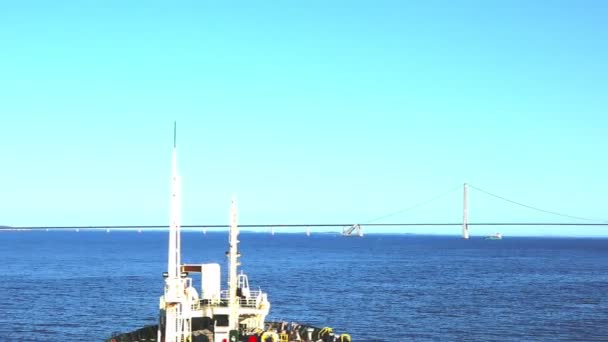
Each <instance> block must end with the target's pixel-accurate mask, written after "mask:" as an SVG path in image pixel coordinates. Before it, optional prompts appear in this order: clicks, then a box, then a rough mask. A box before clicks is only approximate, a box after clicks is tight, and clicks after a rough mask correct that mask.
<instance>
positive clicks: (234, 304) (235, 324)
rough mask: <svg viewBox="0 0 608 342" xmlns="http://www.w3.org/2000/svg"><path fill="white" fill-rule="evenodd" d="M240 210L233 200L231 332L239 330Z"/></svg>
mask: <svg viewBox="0 0 608 342" xmlns="http://www.w3.org/2000/svg"><path fill="white" fill-rule="evenodd" d="M238 236H239V226H238V209H237V205H236V199H235V198H234V197H233V198H232V205H231V207H230V240H229V244H230V251H229V252H228V259H229V263H230V265H229V267H230V270H229V273H228V291H229V294H228V295H229V298H228V300H229V308H230V315H229V316H228V326H229V329H230V330H238V329H239V302H238V298H237V296H236V291H237V267H238V266H239V261H238V257H239V254H238V243H239V240H238Z"/></svg>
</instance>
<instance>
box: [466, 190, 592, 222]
mask: <svg viewBox="0 0 608 342" xmlns="http://www.w3.org/2000/svg"><path fill="white" fill-rule="evenodd" d="M469 187H471V188H473V189H475V190H477V191H480V192H483V193H484V194H486V195H489V196H492V197H495V198H498V199H500V200H503V201H506V202H509V203H512V204H515V205H519V206H522V207H524V208H528V209H532V210H536V211H540V212H543V213H547V214H552V215H556V216H561V217H567V218H571V219H576V220H583V221H592V222H593V221H594V222H597V221H601V220H594V219H590V218H586V217H579V216H572V215H567V214H562V213H558V212H555V211H550V210H545V209H541V208H537V207H533V206H531V205H527V204H523V203H520V202H517V201H513V200H510V199H508V198H504V197H502V196H499V195H496V194H493V193H491V192H489V191H486V190H483V189H481V188H478V187H476V186H473V185H471V184H469Z"/></svg>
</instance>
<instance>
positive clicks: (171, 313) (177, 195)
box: [158, 125, 191, 342]
mask: <svg viewBox="0 0 608 342" xmlns="http://www.w3.org/2000/svg"><path fill="white" fill-rule="evenodd" d="M176 133H177V130H176V125H174V126H173V158H172V164H171V169H172V172H171V204H170V208H171V209H170V225H169V248H168V250H169V255H168V260H167V273H166V274H165V294H164V296H163V297H162V298H161V308H163V309H164V311H165V324H164V326H165V329H164V341H165V342H169V341H171V342H182V341H186V339H187V338H188V337H189V336H190V326H191V324H190V318H189V317H188V315H185V314H184V310H186V311H188V310H189V308H188V305H187V299H186V296H185V290H186V279H185V277H183V276H182V272H181V260H180V259H181V241H180V240H181V236H180V235H181V234H180V233H181V222H180V221H181V220H180V216H181V179H180V176H179V173H178V170H177V135H176ZM162 333H163V332H162V331H161V330H160V326H159V331H158V335H159V336H158V337H159V339H160V338H161V335H162Z"/></svg>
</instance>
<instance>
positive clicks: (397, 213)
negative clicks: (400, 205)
mask: <svg viewBox="0 0 608 342" xmlns="http://www.w3.org/2000/svg"><path fill="white" fill-rule="evenodd" d="M461 187H462V186H461V185H458V186H455V187H453V188H451V189H450V190H447V191H446V192H443V193H441V194H440V195H437V196H435V197H432V198H430V199H427V200H425V201H422V202H420V203H417V204H414V205H412V206H410V207H407V208H405V209H401V210H398V211H395V212H392V213H390V214H386V215H383V216H380V217H377V218H375V219H371V220H368V221H365V222H363V223H362V224H367V223H372V222H376V221H380V220H382V219H385V218H389V217H392V216H395V215H399V214H403V213H405V212H407V211H410V210H412V209H416V208H418V207H421V206H423V205H425V204H428V203H431V202H434V201H436V200H438V199H440V198H442V197H444V196H446V195H448V194H450V193H452V192H454V191H456V190H458V189H460V188H461Z"/></svg>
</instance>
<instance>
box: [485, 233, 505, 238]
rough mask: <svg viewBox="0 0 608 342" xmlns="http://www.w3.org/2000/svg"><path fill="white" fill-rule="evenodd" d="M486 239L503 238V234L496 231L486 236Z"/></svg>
mask: <svg viewBox="0 0 608 342" xmlns="http://www.w3.org/2000/svg"><path fill="white" fill-rule="evenodd" d="M486 240H502V234H501V233H496V234H493V235H490V236H486Z"/></svg>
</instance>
